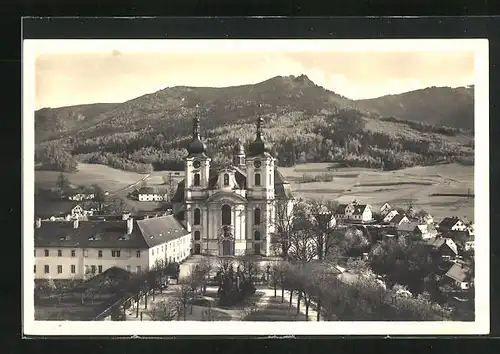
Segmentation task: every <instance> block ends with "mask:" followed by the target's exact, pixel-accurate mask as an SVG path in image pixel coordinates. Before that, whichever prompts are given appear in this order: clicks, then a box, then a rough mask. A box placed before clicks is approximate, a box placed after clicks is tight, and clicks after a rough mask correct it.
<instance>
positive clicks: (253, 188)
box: [246, 116, 275, 255]
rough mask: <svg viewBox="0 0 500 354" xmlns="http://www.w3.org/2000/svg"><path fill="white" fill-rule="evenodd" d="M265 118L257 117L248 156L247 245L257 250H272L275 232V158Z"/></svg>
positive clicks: (256, 251)
mask: <svg viewBox="0 0 500 354" xmlns="http://www.w3.org/2000/svg"><path fill="white" fill-rule="evenodd" d="M263 123H264V120H263V119H262V117H260V116H259V118H258V119H257V132H256V137H255V141H254V142H253V143H252V144H251V145H250V148H249V152H248V155H247V158H246V175H247V199H248V200H249V201H250V202H249V203H248V206H247V220H248V223H247V230H246V231H247V249H252V250H253V252H252V253H254V254H264V255H268V254H270V244H271V234H272V233H273V232H274V218H275V206H274V162H275V159H274V158H273V157H272V156H271V154H270V153H269V149H268V148H267V147H266V144H265V143H264V141H263V140H262V125H263Z"/></svg>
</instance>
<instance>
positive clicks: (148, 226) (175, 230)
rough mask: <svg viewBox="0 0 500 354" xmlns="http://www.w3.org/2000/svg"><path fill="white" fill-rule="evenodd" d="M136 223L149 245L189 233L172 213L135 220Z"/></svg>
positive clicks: (158, 243) (152, 245)
mask: <svg viewBox="0 0 500 354" xmlns="http://www.w3.org/2000/svg"><path fill="white" fill-rule="evenodd" d="M137 225H138V226H139V229H140V231H141V233H142V236H143V237H144V240H145V241H146V243H147V244H148V246H149V247H154V246H156V245H160V244H162V243H165V242H169V241H172V240H174V239H177V238H180V237H183V236H186V235H189V232H188V231H187V230H186V228H184V226H182V224H181V223H180V222H179V221H178V220H177V219H176V218H174V216H173V215H167V216H161V217H158V218H150V219H144V220H137Z"/></svg>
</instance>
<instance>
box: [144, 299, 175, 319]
mask: <svg viewBox="0 0 500 354" xmlns="http://www.w3.org/2000/svg"><path fill="white" fill-rule="evenodd" d="M178 303H179V300H178V299H175V298H168V299H165V300H162V301H160V302H157V303H155V304H154V305H153V308H152V309H151V310H149V311H148V312H147V313H148V315H149V317H150V318H151V320H153V321H173V320H175V319H176V318H179V315H180V314H179V313H178V311H179V305H178Z"/></svg>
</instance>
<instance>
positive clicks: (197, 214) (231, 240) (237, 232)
mask: <svg viewBox="0 0 500 354" xmlns="http://www.w3.org/2000/svg"><path fill="white" fill-rule="evenodd" d="M262 123H263V119H262V118H261V117H259V119H258V120H257V132H256V137H255V141H254V142H253V143H252V144H251V145H250V148H249V151H248V153H247V152H245V149H244V146H243V144H242V143H241V142H239V141H238V143H237V144H236V146H235V147H234V149H233V156H232V164H231V165H229V166H225V167H224V168H221V169H218V170H215V169H212V168H211V167H210V162H211V159H210V157H209V156H208V155H207V148H206V145H205V144H204V143H203V142H202V140H201V138H200V120H199V118H198V117H196V118H195V119H194V120H193V138H192V141H191V142H190V144H189V146H188V147H187V151H188V156H187V157H186V158H185V165H184V166H185V168H184V169H185V171H184V172H185V176H184V179H183V180H182V181H181V182H179V184H178V186H177V191H176V193H175V195H174V197H173V199H172V203H173V212H174V214H175V215H178V216H179V218H180V219H181V220H182V221H183V222H184V224H185V226H186V228H187V229H188V230H190V231H191V235H192V252H193V253H194V254H202V253H203V254H212V255H218V256H235V255H249V254H254V255H263V256H268V255H271V254H272V248H271V235H272V233H273V232H274V229H275V224H276V222H275V220H276V213H277V209H278V208H279V210H280V211H284V212H286V213H290V212H291V209H292V207H293V202H294V197H293V193H292V190H291V187H290V184H289V183H288V182H287V181H286V180H285V179H284V178H283V176H282V175H281V173H280V172H279V171H278V169H277V167H276V166H275V161H276V159H275V158H274V157H273V156H272V155H271V154H270V153H269V149H268V148H267V147H266V144H265V143H264V141H263V140H262ZM280 215H283V213H280Z"/></svg>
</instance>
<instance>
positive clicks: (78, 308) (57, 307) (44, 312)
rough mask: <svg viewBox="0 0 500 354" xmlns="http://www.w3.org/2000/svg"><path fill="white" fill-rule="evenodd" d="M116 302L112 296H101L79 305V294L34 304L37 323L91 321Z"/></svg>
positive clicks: (46, 299)
mask: <svg viewBox="0 0 500 354" xmlns="http://www.w3.org/2000/svg"><path fill="white" fill-rule="evenodd" d="M116 300H117V298H116V296H114V295H113V294H108V295H101V296H99V297H95V298H93V299H92V300H90V299H89V300H86V301H85V303H84V304H82V303H81V295H80V294H67V295H65V296H64V298H63V299H61V302H59V301H58V299H57V298H55V297H50V298H45V299H40V300H37V301H36V302H35V320H37V321H50V320H53V321H91V320H93V319H94V318H95V317H96V316H97V315H99V314H100V313H101V312H103V311H104V310H105V309H106V308H108V306H109V305H111V304H112V303H113V302H115V301H116Z"/></svg>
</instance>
